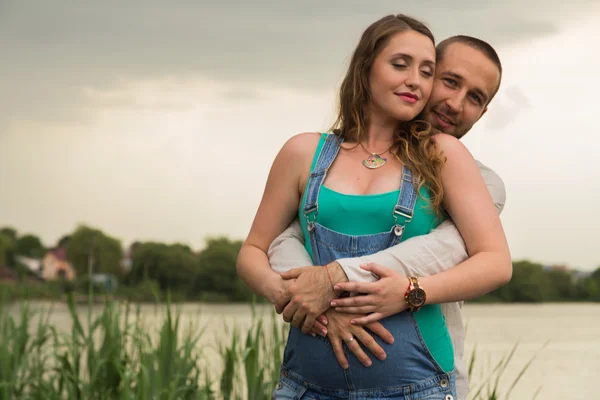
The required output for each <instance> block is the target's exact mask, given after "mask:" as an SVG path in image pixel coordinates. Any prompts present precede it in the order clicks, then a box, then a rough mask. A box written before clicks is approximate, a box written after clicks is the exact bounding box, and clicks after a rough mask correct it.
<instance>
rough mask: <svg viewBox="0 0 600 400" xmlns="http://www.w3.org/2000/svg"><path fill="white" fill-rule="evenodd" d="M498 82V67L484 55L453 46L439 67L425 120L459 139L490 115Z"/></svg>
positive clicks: (468, 47) (460, 44)
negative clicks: (490, 105) (487, 114)
mask: <svg viewBox="0 0 600 400" xmlns="http://www.w3.org/2000/svg"><path fill="white" fill-rule="evenodd" d="M499 82H500V71H499V70H498V67H496V65H494V63H493V62H492V61H491V60H489V59H488V58H487V57H486V56H485V55H484V54H483V53H482V52H481V51H479V50H476V49H474V48H472V47H470V46H467V45H465V44H463V43H453V44H451V45H450V46H448V48H447V49H446V52H445V54H444V57H443V59H442V61H441V62H438V64H437V67H436V71H435V80H434V83H433V91H432V92H431V97H430V98H429V102H428V103H427V105H426V106H425V109H424V110H423V118H424V119H425V120H426V121H428V122H429V123H430V124H431V125H432V126H433V127H434V128H437V129H438V130H440V131H442V132H444V133H447V134H449V135H452V136H454V137H457V138H459V139H460V138H461V137H462V136H464V135H465V134H466V133H467V132H468V131H469V129H471V127H472V126H473V124H475V122H477V121H478V120H479V118H481V116H482V115H483V114H484V113H485V112H486V111H487V104H488V103H489V101H490V99H491V97H492V96H493V94H494V93H495V91H496V88H497V87H498V84H499Z"/></svg>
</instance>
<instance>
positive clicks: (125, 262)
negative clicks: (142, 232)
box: [119, 242, 140, 275]
mask: <svg viewBox="0 0 600 400" xmlns="http://www.w3.org/2000/svg"><path fill="white" fill-rule="evenodd" d="M139 245H140V243H139V242H133V243H132V244H131V246H129V248H128V249H127V250H125V254H123V258H122V259H121V262H120V263H119V268H120V270H121V272H122V273H123V274H125V275H127V274H128V273H129V272H131V269H132V268H133V252H134V251H135V250H136V249H137V248H138V247H139Z"/></svg>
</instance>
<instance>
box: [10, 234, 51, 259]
mask: <svg viewBox="0 0 600 400" xmlns="http://www.w3.org/2000/svg"><path fill="white" fill-rule="evenodd" d="M45 251H46V249H45V248H44V245H43V244H42V241H41V240H40V238H39V237H37V236H35V235H32V234H27V235H23V236H21V237H19V238H18V239H17V242H16V252H17V254H18V255H23V256H27V257H32V258H42V257H43V256H44V252H45Z"/></svg>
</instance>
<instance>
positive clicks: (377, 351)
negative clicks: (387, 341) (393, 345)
mask: <svg viewBox="0 0 600 400" xmlns="http://www.w3.org/2000/svg"><path fill="white" fill-rule="evenodd" d="M355 335H356V340H358V341H360V342H361V343H362V345H363V346H365V347H366V348H367V350H369V351H370V352H371V353H373V354H374V355H375V357H377V358H378V359H379V360H385V358H386V357H387V355H386V354H385V350H383V348H381V346H380V345H379V344H378V343H377V342H376V341H375V339H373V337H372V336H371V335H370V334H369V332H367V331H366V330H365V329H364V328H363V329H360V330H357V331H356V332H355Z"/></svg>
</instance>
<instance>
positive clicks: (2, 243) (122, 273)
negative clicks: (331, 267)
mask: <svg viewBox="0 0 600 400" xmlns="http://www.w3.org/2000/svg"><path fill="white" fill-rule="evenodd" d="M241 245H242V242H241V241H239V240H233V239H230V238H227V237H216V238H209V239H208V240H206V244H205V247H204V248H203V249H202V250H200V251H196V250H194V249H192V248H191V247H190V246H188V245H186V244H181V243H171V244H167V243H160V242H153V241H152V242H141V241H139V242H135V243H133V244H132V245H131V246H130V247H129V248H127V249H124V248H123V245H122V243H121V241H120V240H119V239H117V238H114V237H111V236H109V235H107V234H105V233H104V232H102V231H101V230H99V229H96V228H92V227H89V226H85V225H81V226H78V227H77V228H76V229H75V230H74V231H73V232H72V233H70V234H67V235H65V236H63V237H61V238H60V239H59V240H58V242H57V243H56V244H55V246H51V247H50V248H47V247H45V246H44V244H43V243H42V241H41V240H40V239H39V237H37V236H36V235H33V234H30V233H28V234H23V235H19V233H18V232H17V230H15V229H14V228H10V227H5V228H2V229H0V267H5V268H9V269H12V270H14V271H15V272H16V273H17V274H18V276H19V279H22V280H23V282H25V281H26V280H27V277H28V275H30V274H31V271H30V270H29V269H28V268H27V267H26V266H25V265H22V264H20V262H19V261H18V260H19V257H18V256H26V257H30V258H35V259H40V258H42V257H43V256H44V254H45V253H46V252H47V251H48V250H50V249H53V248H58V247H62V248H64V249H65V250H66V255H67V259H68V260H69V262H70V263H71V264H72V266H73V267H74V269H75V271H76V272H77V277H78V278H77V280H76V281H75V282H71V283H67V282H63V283H62V286H61V287H62V288H63V289H64V288H66V289H68V290H80V291H81V292H82V293H85V292H86V290H87V289H88V288H89V286H88V285H89V279H88V277H89V272H90V271H91V272H92V273H93V274H108V275H111V276H114V277H115V278H116V279H117V280H118V282H119V287H118V290H117V292H116V295H120V296H123V297H129V298H132V299H134V300H152V299H155V298H156V296H159V297H160V296H162V297H163V298H164V296H165V295H166V294H167V293H169V294H170V295H171V296H172V298H173V299H175V300H181V301H221V302H247V301H250V300H251V299H252V298H253V295H252V292H251V291H250V290H249V289H248V288H247V287H246V286H245V285H244V284H243V282H242V281H241V279H240V278H239V277H238V275H237V272H236V266H235V264H236V259H237V255H238V252H239V250H240V248H241ZM513 267H514V268H513V277H512V280H511V281H510V283H509V284H508V285H506V286H503V287H501V288H499V289H498V290H496V291H494V292H492V293H489V294H488V295H486V296H483V297H481V298H479V299H477V301H488V302H548V301H600V267H599V268H597V269H596V270H595V271H594V272H593V273H591V274H588V275H582V274H580V273H577V271H567V270H561V269H551V268H547V267H545V266H544V265H542V264H539V263H535V262H531V261H527V260H520V261H515V262H513ZM37 285H38V286H39V285H44V284H43V283H38V284H37Z"/></svg>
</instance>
